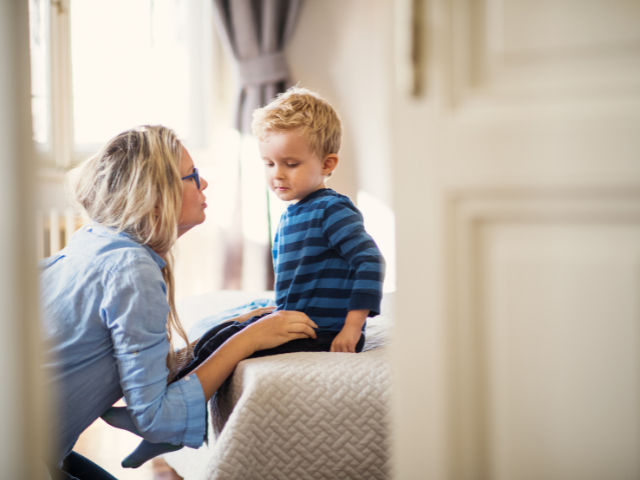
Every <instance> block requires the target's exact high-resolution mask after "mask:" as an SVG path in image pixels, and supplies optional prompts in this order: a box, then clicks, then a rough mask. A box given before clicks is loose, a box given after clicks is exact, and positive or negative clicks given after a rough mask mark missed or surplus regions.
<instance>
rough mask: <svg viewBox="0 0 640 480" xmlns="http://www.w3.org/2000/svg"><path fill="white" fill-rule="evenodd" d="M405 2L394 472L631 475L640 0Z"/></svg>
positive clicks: (540, 479)
mask: <svg viewBox="0 0 640 480" xmlns="http://www.w3.org/2000/svg"><path fill="white" fill-rule="evenodd" d="M405 3H406V4H409V5H413V7H414V8H416V6H417V7H420V6H421V5H422V11H421V10H420V8H417V15H418V20H420V21H421V22H422V23H423V27H424V28H423V29H422V33H423V35H422V37H418V40H417V42H418V46H419V47H421V49H422V54H421V57H420V55H419V57H418V58H422V59H423V64H422V65H421V66H420V65H419V66H418V68H419V69H421V70H420V73H422V74H423V79H422V81H423V84H422V85H423V86H424V88H425V90H424V92H423V94H422V96H420V97H419V98H414V97H411V96H410V95H409V94H407V93H405V92H404V91H403V90H402V89H401V87H400V86H397V88H396V90H394V92H393V94H392V95H393V99H394V100H393V102H392V104H393V116H392V125H393V127H392V129H393V132H392V138H393V158H394V169H395V170H394V190H395V210H396V219H397V245H398V279H397V284H398V294H397V295H398V297H397V298H398V301H397V305H398V307H397V329H396V337H395V338H396V342H395V349H394V355H393V360H394V369H395V374H396V377H395V378H396V384H395V389H394V402H395V403H394V406H395V410H394V426H395V435H396V437H395V438H396V451H395V468H396V470H395V477H396V478H397V479H399V480H410V479H414V478H415V479H418V478H429V479H432V478H433V479H461V480H462V479H464V480H482V479H491V480H556V479H557V480H618V479H619V480H622V479H625V480H632V479H640V1H638V0H477V1H476V0H451V1H446V0H433V1H431V2H422V1H420V0H418V1H414V2H405ZM405 33H406V32H403V31H402V30H398V31H396V35H397V36H398V37H402V35H404V34H405ZM419 51H420V49H418V52H419ZM400 68H406V65H400Z"/></svg>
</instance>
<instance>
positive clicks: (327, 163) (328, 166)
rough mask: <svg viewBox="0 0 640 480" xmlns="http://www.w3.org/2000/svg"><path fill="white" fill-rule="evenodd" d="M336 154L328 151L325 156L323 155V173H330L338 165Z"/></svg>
mask: <svg viewBox="0 0 640 480" xmlns="http://www.w3.org/2000/svg"><path fill="white" fill-rule="evenodd" d="M338 160H339V159H338V154H337V153H330V154H329V155H327V156H326V157H324V161H323V163H322V174H323V175H331V174H332V173H333V171H334V170H335V169H336V167H337V166H338Z"/></svg>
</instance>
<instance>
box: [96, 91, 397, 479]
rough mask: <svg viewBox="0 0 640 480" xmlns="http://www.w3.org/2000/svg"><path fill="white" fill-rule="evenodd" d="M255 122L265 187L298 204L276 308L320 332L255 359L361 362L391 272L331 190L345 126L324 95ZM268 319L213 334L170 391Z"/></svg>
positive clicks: (287, 221) (353, 212)
mask: <svg viewBox="0 0 640 480" xmlns="http://www.w3.org/2000/svg"><path fill="white" fill-rule="evenodd" d="M253 117H254V120H253V133H254V135H255V136H256V138H257V139H258V141H259V147H260V154H261V156H262V160H263V162H264V168H265V172H266V177H267V184H268V186H269V188H270V189H271V190H272V191H273V192H274V193H275V194H276V195H277V196H278V198H280V199H281V200H283V201H286V202H291V204H290V205H289V206H288V207H287V210H286V211H285V213H284V214H283V215H282V217H281V219H280V223H279V225H278V230H277V233H276V236H275V240H274V244H273V261H274V268H275V274H276V281H275V293H276V306H277V309H278V310H296V311H300V312H304V313H306V314H307V316H309V317H310V318H311V319H312V320H313V321H314V322H315V323H316V324H317V326H318V328H317V329H316V335H317V338H315V339H314V338H307V339H298V340H292V341H290V342H287V343H285V344H283V345H281V346H279V347H276V348H272V349H268V350H261V351H259V352H256V353H255V354H254V355H253V356H252V357H262V356H266V355H276V354H281V353H291V352H328V351H330V352H352V353H355V352H361V351H362V348H363V347H364V341H365V338H364V329H365V325H366V319H367V317H373V316H375V315H378V314H379V313H380V302H381V300H382V282H383V280H384V265H385V263H384V259H383V257H382V254H381V253H380V251H379V250H378V247H377V246H376V244H375V242H374V241H373V239H372V238H371V237H370V236H369V235H368V234H367V233H366V231H365V229H364V225H363V218H362V214H361V213H360V211H359V210H358V209H357V208H356V206H355V205H354V204H353V203H352V202H351V200H350V199H349V197H346V196H344V195H340V194H339V193H337V192H335V191H333V190H331V189H329V188H327V187H326V181H327V178H328V177H330V176H331V174H332V173H333V171H334V170H335V169H336V167H337V165H338V152H339V150H340V140H341V125H340V119H339V118H338V115H337V113H336V111H335V110H334V109H333V108H332V107H331V105H329V103H328V102H327V101H326V100H324V99H323V98H322V97H320V95H318V94H316V93H314V92H311V91H309V90H306V89H303V88H299V87H293V88H291V89H289V90H288V91H287V92H285V93H284V94H282V95H280V96H279V97H278V98H276V99H275V100H273V101H272V102H271V103H269V104H268V105H267V106H266V107H264V108H261V109H258V110H256V111H255V112H254V114H253ZM270 310H271V309H263V311H267V312H270ZM265 314H267V315H268V313H265ZM260 317H261V316H255V317H252V318H251V319H249V320H247V321H244V322H238V321H229V322H224V323H221V324H219V325H217V326H215V327H213V328H211V329H210V330H209V331H208V332H207V333H205V334H204V335H203V336H202V337H201V338H200V339H199V340H198V342H197V344H196V346H195V347H194V356H195V358H194V359H193V360H192V361H191V363H190V364H189V365H188V366H187V367H186V368H184V369H183V370H182V371H180V372H179V373H178V374H177V376H176V378H175V379H173V380H172V381H177V380H179V379H181V378H183V377H184V376H185V375H188V374H189V373H191V372H192V371H193V370H194V369H195V368H196V367H197V366H198V365H200V363H202V361H204V360H205V359H206V358H208V357H209V355H211V353H213V352H214V351H215V350H216V349H217V348H219V347H220V346H221V345H222V344H223V343H224V342H225V341H226V340H227V339H229V338H230V337H231V336H232V335H234V334H235V333H237V332H238V331H240V330H242V329H243V328H246V326H247V325H249V324H251V323H253V322H255V321H257V320H258V319H259V318H260ZM103 418H104V419H105V421H107V423H110V424H111V425H113V426H116V427H118V428H124V429H126V430H129V431H132V432H133V433H136V434H139V433H138V432H137V430H136V427H135V425H134V424H133V422H132V420H131V417H130V416H129V415H128V413H127V412H126V410H125V409H124V408H123V407H119V408H117V407H112V408H111V409H109V410H108V411H107V412H106V413H105V414H104V415H103ZM179 448H182V447H181V446H174V445H169V444H153V443H150V442H148V441H146V440H143V441H142V442H141V443H140V445H139V446H138V448H137V449H136V450H135V451H134V452H133V453H132V454H131V455H129V457H127V458H126V459H125V460H124V461H123V463H122V464H123V466H125V467H138V466H140V465H142V463H144V462H145V461H147V460H149V459H151V458H153V457H154V456H157V455H159V454H162V453H166V452H169V451H174V450H176V449H179Z"/></svg>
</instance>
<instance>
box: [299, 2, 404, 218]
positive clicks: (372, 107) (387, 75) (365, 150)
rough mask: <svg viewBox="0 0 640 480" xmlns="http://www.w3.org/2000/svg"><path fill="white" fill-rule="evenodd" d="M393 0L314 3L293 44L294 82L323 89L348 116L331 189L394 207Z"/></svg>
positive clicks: (305, 13)
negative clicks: (366, 195)
mask: <svg viewBox="0 0 640 480" xmlns="http://www.w3.org/2000/svg"><path fill="white" fill-rule="evenodd" d="M391 14H392V8H391V2H389V1H388V0H349V1H341V0H323V1H321V2H314V1H312V2H306V3H305V4H304V6H303V8H302V12H301V15H300V19H299V22H298V25H297V27H296V31H295V34H294V36H293V38H292V41H291V46H290V47H289V49H288V58H289V64H290V67H291V70H292V74H293V79H294V81H299V82H300V83H301V84H302V86H304V87H307V88H310V89H312V90H315V91H317V92H319V93H320V94H321V95H323V96H324V97H325V98H326V99H327V100H328V101H329V102H330V103H331V104H332V105H333V106H334V107H335V108H336V109H337V110H338V113H339V114H340V117H341V119H342V122H343V130H344V131H343V145H342V149H341V152H340V165H339V167H338V171H337V172H336V173H335V175H334V176H333V178H332V179H331V181H330V185H329V186H330V187H332V188H334V189H335V190H337V191H338V192H340V193H343V194H345V195H348V196H350V197H351V198H352V199H355V198H356V194H357V192H358V190H364V191H366V192H367V193H369V194H371V195H373V196H375V197H376V198H377V199H378V200H380V201H381V202H382V203H384V204H385V205H388V206H390V205H391V181H390V176H391V173H392V172H391V162H390V144H389V141H390V136H389V109H390V105H389V102H390V96H389V84H390V80H391V73H392V72H391V69H390V67H389V65H390V63H391Z"/></svg>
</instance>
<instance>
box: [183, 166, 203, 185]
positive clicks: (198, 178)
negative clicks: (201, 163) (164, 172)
mask: <svg viewBox="0 0 640 480" xmlns="http://www.w3.org/2000/svg"><path fill="white" fill-rule="evenodd" d="M188 178H193V179H195V181H196V186H197V187H198V190H200V174H199V173H198V169H197V168H196V167H193V173H192V174H191V175H187V176H186V177H182V178H181V180H187V179H188Z"/></svg>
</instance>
